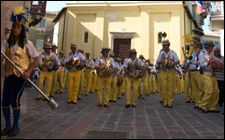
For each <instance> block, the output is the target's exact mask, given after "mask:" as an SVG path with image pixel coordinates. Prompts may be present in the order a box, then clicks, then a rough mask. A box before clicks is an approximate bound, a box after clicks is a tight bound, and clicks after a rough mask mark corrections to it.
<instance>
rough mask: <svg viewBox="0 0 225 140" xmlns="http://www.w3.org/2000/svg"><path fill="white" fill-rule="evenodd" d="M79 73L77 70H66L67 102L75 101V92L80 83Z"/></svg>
mask: <svg viewBox="0 0 225 140" xmlns="http://www.w3.org/2000/svg"><path fill="white" fill-rule="evenodd" d="M80 74H81V71H80V70H78V71H76V72H74V71H72V72H70V71H68V76H67V78H68V80H67V81H68V83H67V85H68V87H67V92H68V99H67V102H71V101H73V102H75V103H76V102H77V93H78V89H79V85H80Z"/></svg>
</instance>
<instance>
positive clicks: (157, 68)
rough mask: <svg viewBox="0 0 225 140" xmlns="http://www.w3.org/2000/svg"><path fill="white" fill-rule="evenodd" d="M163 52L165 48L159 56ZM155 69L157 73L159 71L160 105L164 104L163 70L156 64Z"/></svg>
mask: <svg viewBox="0 0 225 140" xmlns="http://www.w3.org/2000/svg"><path fill="white" fill-rule="evenodd" d="M162 51H163V48H162V49H161V50H160V52H159V54H160V53H161V52H162ZM155 68H156V71H157V83H158V92H159V103H163V100H164V99H163V91H162V87H163V84H162V81H161V77H162V76H161V75H162V74H161V73H162V69H161V66H160V65H158V63H157V62H156V63H155Z"/></svg>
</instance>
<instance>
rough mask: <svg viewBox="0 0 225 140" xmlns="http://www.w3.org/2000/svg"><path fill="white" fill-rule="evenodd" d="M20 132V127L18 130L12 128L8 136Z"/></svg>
mask: <svg viewBox="0 0 225 140" xmlns="http://www.w3.org/2000/svg"><path fill="white" fill-rule="evenodd" d="M18 133H19V129H18V130H16V129H15V128H12V129H10V131H9V133H8V136H9V137H12V136H15V135H17V134H18Z"/></svg>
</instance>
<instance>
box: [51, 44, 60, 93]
mask: <svg viewBox="0 0 225 140" xmlns="http://www.w3.org/2000/svg"><path fill="white" fill-rule="evenodd" d="M57 48H58V47H57V46H56V45H55V44H53V45H52V53H54V54H55V55H56V56H57V57H58V55H57V53H56V49H57ZM58 58H59V57H58ZM57 81H58V70H56V71H53V72H52V89H51V92H50V97H54V93H57V92H58V82H57Z"/></svg>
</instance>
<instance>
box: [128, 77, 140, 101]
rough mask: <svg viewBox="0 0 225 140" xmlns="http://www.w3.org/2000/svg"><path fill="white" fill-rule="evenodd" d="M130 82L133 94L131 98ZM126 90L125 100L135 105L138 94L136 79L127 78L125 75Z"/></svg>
mask: <svg viewBox="0 0 225 140" xmlns="http://www.w3.org/2000/svg"><path fill="white" fill-rule="evenodd" d="M131 84H133V96H132V100H131ZM126 85H127V92H126V102H127V104H130V100H131V104H132V105H135V103H136V100H137V94H138V79H134V78H129V77H127V84H126Z"/></svg>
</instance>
